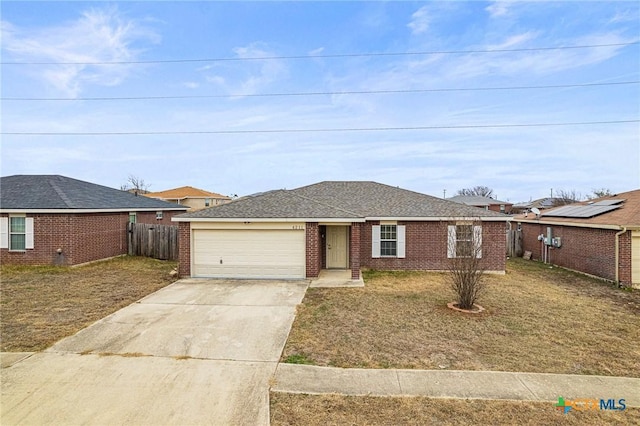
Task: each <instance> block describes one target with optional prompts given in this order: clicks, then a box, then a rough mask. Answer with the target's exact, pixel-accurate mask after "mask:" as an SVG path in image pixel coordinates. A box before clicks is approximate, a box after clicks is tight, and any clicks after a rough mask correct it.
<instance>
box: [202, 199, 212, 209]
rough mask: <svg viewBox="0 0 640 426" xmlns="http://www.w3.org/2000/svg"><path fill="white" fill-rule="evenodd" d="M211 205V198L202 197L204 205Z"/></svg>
mask: <svg viewBox="0 0 640 426" xmlns="http://www.w3.org/2000/svg"><path fill="white" fill-rule="evenodd" d="M210 205H211V198H205V199H204V206H205V207H209V206H210Z"/></svg>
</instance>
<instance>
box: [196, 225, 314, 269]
mask: <svg viewBox="0 0 640 426" xmlns="http://www.w3.org/2000/svg"><path fill="white" fill-rule="evenodd" d="M193 237H194V245H193V271H194V276H196V277H217V278H296V279H299V278H304V276H305V263H304V262H305V236H304V231H300V230H247V231H244V230H200V229H198V230H194V231H193Z"/></svg>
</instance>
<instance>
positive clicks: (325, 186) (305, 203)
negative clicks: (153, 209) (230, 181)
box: [178, 181, 508, 220]
mask: <svg viewBox="0 0 640 426" xmlns="http://www.w3.org/2000/svg"><path fill="white" fill-rule="evenodd" d="M385 217H389V218H392V217H393V218H400V217H406V218H422V217H425V218H426V217H493V218H504V219H505V220H506V219H507V218H508V216H506V215H504V214H501V213H497V212H491V211H486V210H481V209H479V208H477V207H470V206H466V205H464V204H459V203H455V202H452V201H448V200H443V199H441V198H436V197H432V196H429V195H425V194H421V193H418V192H414V191H409V190H406V189H401V188H397V187H394V186H389V185H383V184H380V183H376V182H360V181H339V182H336V181H325V182H320V183H316V184H313V185H309V186H303V187H301V188H297V189H292V190H284V189H283V190H276V191H270V192H265V193H261V194H256V195H253V196H248V197H243V198H240V199H237V200H234V201H232V202H230V203H227V204H223V205H220V206H215V207H211V208H208V209H205V210H200V211H197V212H193V213H186V214H182V215H180V216H179V217H178V220H180V219H182V218H184V219H190V218H194V219H195V218H201V219H206V218H215V219H225V218H229V219H232V218H233V219H239V218H345V219H363V218H385Z"/></svg>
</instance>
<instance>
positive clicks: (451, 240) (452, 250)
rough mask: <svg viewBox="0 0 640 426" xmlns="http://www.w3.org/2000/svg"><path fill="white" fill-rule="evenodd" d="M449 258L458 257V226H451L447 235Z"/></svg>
mask: <svg viewBox="0 0 640 426" xmlns="http://www.w3.org/2000/svg"><path fill="white" fill-rule="evenodd" d="M447 257H448V258H449V259H453V258H454V257H456V226H455V225H449V232H448V233H447Z"/></svg>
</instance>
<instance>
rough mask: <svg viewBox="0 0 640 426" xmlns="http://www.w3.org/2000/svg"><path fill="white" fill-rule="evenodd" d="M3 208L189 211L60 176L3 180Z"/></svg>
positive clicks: (0, 187)
mask: <svg viewBox="0 0 640 426" xmlns="http://www.w3.org/2000/svg"><path fill="white" fill-rule="evenodd" d="M0 209H22V210H53V209H55V210H61V209H78V210H117V209H131V210H136V209H157V210H186V209H187V207H184V206H178V205H176V204H173V203H168V202H166V201H161V200H157V199H154V198H147V197H143V196H136V195H134V194H131V193H129V192H126V191H120V190H117V189H113V188H109V187H106V186H102V185H97V184H95V183H90V182H85V181H82V180H77V179H72V178H69V177H66V176H60V175H13V176H4V177H1V178H0Z"/></svg>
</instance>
